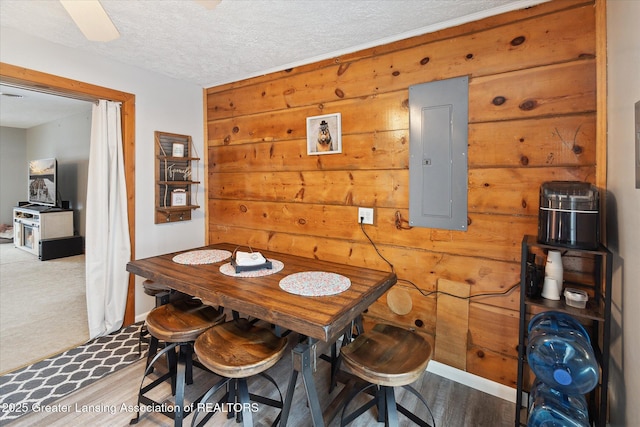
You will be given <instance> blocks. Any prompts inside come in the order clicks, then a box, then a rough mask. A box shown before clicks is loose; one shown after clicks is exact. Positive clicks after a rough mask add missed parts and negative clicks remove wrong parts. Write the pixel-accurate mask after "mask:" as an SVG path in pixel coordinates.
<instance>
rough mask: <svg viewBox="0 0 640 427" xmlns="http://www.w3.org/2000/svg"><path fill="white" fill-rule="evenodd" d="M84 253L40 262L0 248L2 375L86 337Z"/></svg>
mask: <svg viewBox="0 0 640 427" xmlns="http://www.w3.org/2000/svg"><path fill="white" fill-rule="evenodd" d="M85 289H86V285H85V265H84V255H77V256H72V257H67V258H60V259H53V260H49V261H40V260H39V259H38V257H37V256H36V255H33V254H30V253H28V252H25V251H23V250H21V249H18V248H15V247H14V246H13V244H12V243H11V244H1V245H0V374H2V373H6V372H11V371H14V370H16V369H19V368H21V367H24V366H26V365H30V364H33V363H35V362H37V361H38V360H42V359H45V358H47V357H50V356H53V355H55V354H59V353H61V352H63V351H65V350H68V349H70V348H74V347H77V346H78V345H80V344H84V343H86V342H87V340H88V339H89V327H88V324H87V308H86V307H87V303H86V296H85V295H86V291H85Z"/></svg>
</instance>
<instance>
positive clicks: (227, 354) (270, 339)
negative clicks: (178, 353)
mask: <svg viewBox="0 0 640 427" xmlns="http://www.w3.org/2000/svg"><path fill="white" fill-rule="evenodd" d="M193 348H194V350H195V352H196V355H197V356H198V360H199V361H200V362H201V363H202V364H203V365H205V366H206V367H207V368H209V369H211V370H212V371H213V372H215V373H217V374H218V375H222V376H223V377H227V378H248V377H250V376H252V375H256V374H259V373H261V372H264V371H266V370H267V369H269V368H270V367H272V366H273V365H275V364H276V363H277V362H278V361H279V360H280V359H281V358H282V355H283V354H284V351H285V349H286V348H287V339H286V338H283V337H277V336H276V335H275V334H274V333H273V332H271V331H270V330H269V329H268V328H264V327H261V326H256V325H253V324H252V323H250V322H249V321H248V320H247V319H244V318H241V319H237V320H232V321H229V322H226V323H223V324H221V325H218V326H214V327H213V328H210V329H208V330H207V331H205V332H204V333H203V334H201V335H200V336H199V337H198V339H197V340H196V342H195V344H194V346H193Z"/></svg>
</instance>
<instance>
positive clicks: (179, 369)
mask: <svg viewBox="0 0 640 427" xmlns="http://www.w3.org/2000/svg"><path fill="white" fill-rule="evenodd" d="M224 320H225V315H224V313H221V312H220V311H219V310H218V309H216V308H213V307H211V306H207V305H203V304H202V303H201V302H200V301H196V300H193V299H179V300H176V301H173V302H171V303H167V304H164V305H161V306H159V307H156V308H154V309H153V310H151V311H150V312H149V314H148V315H147V320H146V323H145V324H146V327H147V331H148V332H149V333H150V334H151V337H152V338H153V339H155V340H156V343H157V340H160V341H164V342H165V347H164V349H162V350H161V351H160V352H158V353H155V350H154V351H153V353H152V352H151V346H150V352H149V356H148V358H147V367H146V369H145V372H144V375H143V377H142V383H141V384H140V391H139V392H138V407H142V405H152V406H154V407H156V406H157V407H163V405H162V403H161V402H157V401H155V400H153V399H152V398H150V397H149V396H147V393H148V392H149V391H151V390H152V389H154V388H155V387H157V386H158V385H160V384H162V383H163V382H164V381H166V380H171V391H172V394H175V405H173V406H171V407H168V408H167V409H166V410H159V411H157V412H160V413H162V414H164V415H166V416H168V417H170V418H173V420H174V427H180V426H182V420H183V419H184V417H185V416H186V415H188V414H189V413H190V412H191V407H190V406H187V407H185V405H184V389H185V386H186V385H188V384H191V383H193V375H192V367H193V366H198V367H200V368H202V369H205V367H204V366H203V365H201V364H200V363H199V362H197V361H194V360H193V342H194V341H195V340H196V338H198V336H199V335H201V334H202V333H203V332H204V331H206V330H207V329H209V328H211V327H214V326H215V325H218V324H220V323H222V322H224ZM176 352H177V355H176ZM164 355H166V356H167V361H168V365H169V372H167V373H166V374H164V375H161V376H160V377H159V378H156V379H155V380H153V381H152V382H151V383H149V384H147V385H144V383H145V378H146V377H147V375H149V374H150V373H151V372H152V371H153V365H154V364H155V363H156V362H157V361H158V360H159V358H160V357H162V356H164ZM201 398H202V397H200V398H198V399H196V400H195V401H194V402H192V405H197V403H198V402H199V401H200V399H201ZM139 419H140V412H138V413H137V415H136V417H135V418H134V419H132V420H131V422H130V424H135V423H137V422H138V420H139Z"/></svg>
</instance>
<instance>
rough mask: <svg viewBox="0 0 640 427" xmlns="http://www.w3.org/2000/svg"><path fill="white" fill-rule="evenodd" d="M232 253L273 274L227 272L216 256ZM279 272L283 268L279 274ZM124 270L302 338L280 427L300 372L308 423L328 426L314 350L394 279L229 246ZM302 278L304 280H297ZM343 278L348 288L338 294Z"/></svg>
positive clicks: (226, 262)
mask: <svg viewBox="0 0 640 427" xmlns="http://www.w3.org/2000/svg"><path fill="white" fill-rule="evenodd" d="M237 250H239V251H245V252H250V251H259V252H260V253H261V254H262V255H263V256H264V257H265V258H266V259H267V260H269V261H271V262H272V267H274V268H272V271H268V270H261V271H260V272H241V273H239V274H235V270H232V271H231V272H229V269H230V268H232V267H231V266H230V264H229V262H230V259H229V257H226V258H224V259H219V258H220V257H223V256H225V255H226V254H227V253H228V254H229V256H230V255H231V254H233V253H234V252H235V251H237ZM213 254H215V256H213ZM207 258H209V260H208V261H207ZM185 260H186V262H185ZM278 268H281V269H280V270H279V271H277V270H278ZM127 271H128V272H130V273H133V274H135V275H137V276H140V277H144V278H145V279H149V280H153V281H154V282H157V283H158V284H160V285H164V286H167V287H169V288H171V289H174V290H177V291H180V292H183V293H185V294H188V295H191V296H194V297H197V298H200V299H202V300H203V301H206V302H207V303H209V304H214V305H219V306H221V307H224V308H225V309H228V310H232V311H235V312H238V313H241V314H243V315H246V316H250V317H254V318H257V319H261V320H264V321H266V322H269V323H271V324H274V325H276V326H278V327H279V328H281V329H284V330H291V331H294V332H297V333H298V334H300V335H301V338H302V339H301V340H300V342H299V343H298V344H297V345H296V346H295V347H294V349H293V350H292V361H293V366H292V375H291V378H290V381H289V386H288V389H287V393H286V397H285V401H284V407H283V410H282V418H281V425H283V426H286V424H287V419H288V415H289V411H290V408H291V402H292V400H293V392H294V389H295V385H296V381H297V377H298V374H301V375H302V379H303V382H304V386H305V392H306V396H307V400H308V403H309V409H310V411H311V418H312V421H313V425H314V426H315V427H319V426H324V425H325V415H324V414H323V408H321V406H320V401H319V398H318V392H317V390H316V386H315V382H314V379H313V366H315V365H314V364H315V360H316V359H315V358H316V345H317V344H318V343H319V342H320V341H322V342H326V343H333V342H334V341H335V340H336V339H338V338H339V337H340V335H341V334H342V333H344V331H345V330H346V329H347V328H348V327H350V325H351V322H352V321H354V320H355V319H356V318H357V317H358V316H359V315H360V314H361V313H363V312H364V311H365V310H366V309H367V308H368V307H369V306H370V305H371V304H372V303H373V302H374V301H376V300H377V299H378V298H379V297H380V296H381V295H382V294H383V293H384V292H386V291H387V290H388V289H389V288H391V287H392V286H393V285H394V284H395V283H396V280H397V278H396V275H395V273H393V272H385V271H379V270H373V269H368V268H362V267H358V266H352V265H347V264H340V263H335V262H328V261H322V260H318V259H313V258H305V257H301V256H297V255H292V254H286V253H279V252H272V251H268V250H262V249H257V248H248V247H247V246H239V245H235V244H231V243H219V244H213V245H209V246H205V247H200V248H194V249H190V250H188V251H180V252H174V253H168V254H164V255H159V256H153V257H150V258H144V259H139V260H135V261H131V262H129V263H128V264H127ZM327 277H329V278H336V277H337V278H339V279H341V280H340V283H341V286H342V288H340V289H339V292H338V293H333V292H337V290H336V289H331V284H329V286H328V290H327V284H326V283H324V281H325V279H326V278H327ZM316 278H317V279H316ZM292 279H296V280H292ZM301 280H302V281H305V280H306V281H307V283H304V282H303V283H300V281H301ZM316 280H317V283H314V281H316ZM345 281H346V282H348V287H346V289H343V288H344V287H345V286H344V283H345ZM292 283H293V285H294V286H293V287H292V286H291V284H292ZM285 285H286V286H285ZM285 289H286V290H285ZM325 409H328V408H325Z"/></svg>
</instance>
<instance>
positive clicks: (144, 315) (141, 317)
mask: <svg viewBox="0 0 640 427" xmlns="http://www.w3.org/2000/svg"><path fill="white" fill-rule="evenodd" d="M147 314H149V312H148V311H146V312H144V313H142V314H138V315H137V316H136V320H135V323H138V322H142V321H143V320H147Z"/></svg>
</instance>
